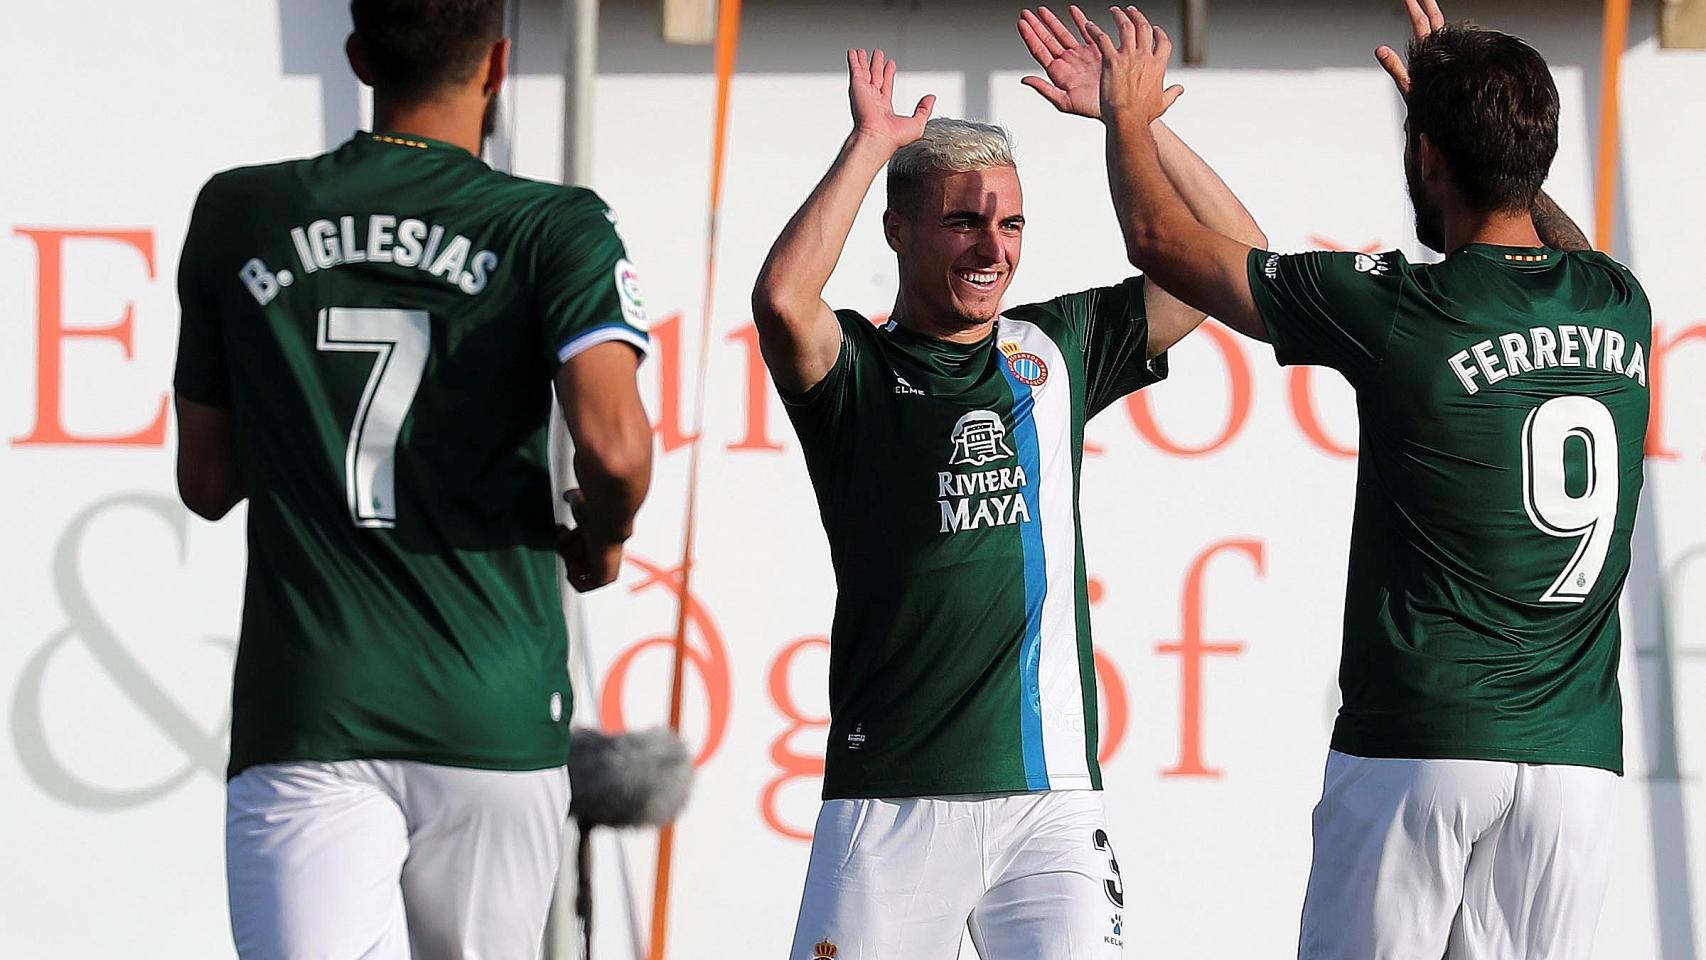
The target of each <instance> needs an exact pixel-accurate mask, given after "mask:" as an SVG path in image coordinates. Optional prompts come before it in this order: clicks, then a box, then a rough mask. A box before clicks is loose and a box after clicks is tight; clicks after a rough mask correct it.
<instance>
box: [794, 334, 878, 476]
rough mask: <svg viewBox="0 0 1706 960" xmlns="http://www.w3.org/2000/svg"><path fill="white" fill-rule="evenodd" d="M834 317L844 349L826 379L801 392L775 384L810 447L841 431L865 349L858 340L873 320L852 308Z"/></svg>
mask: <svg viewBox="0 0 1706 960" xmlns="http://www.w3.org/2000/svg"><path fill="white" fill-rule="evenodd" d="M835 320H836V323H837V324H839V325H840V327H841V350H840V352H839V353H837V354H836V356H835V363H834V364H833V365H832V366H831V367H830V368H829V372H828V373H825V374H824V375H823V379H822V380H819V381H818V382H817V383H814V384H812V385H811V386H810V387H808V388H806V389H805V390H804V391H799V392H796V391H793V390H789V389H786V388H784V387H783V386H782V385H781V384H776V393H777V395H778V396H780V397H781V398H782V404H783V406H784V408H785V409H786V410H787V412H788V419H790V420H792V421H793V422H794V429H795V431H796V432H798V433H799V435H800V442H801V443H802V444H805V445H806V446H807V448H808V449H810V448H812V447H813V446H814V445H815V444H814V441H816V440H819V439H822V438H827V437H830V436H833V435H834V434H836V433H838V432H840V430H841V426H842V420H843V418H844V416H845V413H846V410H847V409H848V407H849V406H850V400H849V395H850V394H851V393H852V384H853V382H854V379H855V378H854V375H853V370H854V367H855V366H856V365H857V364H858V362H859V356H860V354H861V352H862V351H861V350H860V348H859V341H860V339H861V336H862V335H867V334H868V333H869V331H870V330H871V329H872V328H871V321H869V320H867V319H865V318H864V317H863V316H861V315H860V314H858V313H857V312H855V311H852V310H837V311H836V312H835Z"/></svg>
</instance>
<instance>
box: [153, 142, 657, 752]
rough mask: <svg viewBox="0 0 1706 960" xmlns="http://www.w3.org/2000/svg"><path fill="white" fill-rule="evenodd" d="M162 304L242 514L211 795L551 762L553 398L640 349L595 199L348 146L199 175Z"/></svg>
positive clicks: (561, 657) (412, 146)
mask: <svg viewBox="0 0 1706 960" xmlns="http://www.w3.org/2000/svg"><path fill="white" fill-rule="evenodd" d="M178 286H179V298H180V300H181V302H182V310H183V316H182V329H181V331H180V334H179V342H178V367H177V374H176V388H177V392H178V393H179V395H181V396H182V397H184V398H187V399H189V400H192V401H195V402H198V403H202V404H210V405H214V406H218V407H225V408H228V409H229V410H230V411H231V415H232V419H233V424H234V429H235V436H236V447H237V463H238V467H239V469H240V472H241V477H242V484H243V489H244V491H245V492H246V493H247V495H248V499H249V513H248V544H249V566H248V578H247V582H246V587H245V592H244V603H243V622H242V635H241V640H240V643H239V648H238V654H237V667H236V678H235V684H234V689H233V694H232V726H231V763H230V768H229V774H230V775H232V776H235V775H236V774H237V773H238V772H240V771H242V770H243V769H244V768H245V767H247V766H250V765H252V764H257V763H271V762H280V761H289V760H341V759H354V758H396V759H411V760H421V761H426V762H431V763H440V764H449V765H455V766H467V767H483V768H490V769H504V770H526V769H539V768H544V767H551V766H557V765H560V764H562V763H564V762H566V759H567V756H568V739H569V725H568V716H569V710H570V703H569V695H570V690H569V678H568V675H567V656H566V655H567V640H566V635H565V631H564V627H563V618H562V606H561V594H560V592H559V585H558V575H557V573H556V561H555V556H554V549H553V547H554V536H553V526H554V521H553V513H552V489H551V483H550V476H549V472H548V469H547V461H546V434H547V423H548V420H549V416H550V409H551V380H552V376H553V374H554V373H555V371H556V369H557V367H558V366H559V365H560V364H561V363H563V362H565V361H567V360H568V358H570V357H572V356H574V355H575V354H576V353H578V352H580V351H581V350H584V349H586V348H587V347H589V346H592V345H593V344H597V343H604V342H609V341H621V342H625V343H629V344H632V345H633V346H634V347H636V348H638V349H640V350H642V351H643V350H644V349H645V347H646V333H645V316H644V312H643V309H642V307H641V301H640V298H639V293H638V289H637V286H636V281H635V276H634V271H633V268H632V267H631V266H630V265H629V263H628V261H627V259H626V258H625V254H624V251H623V247H622V242H621V240H620V239H619V238H618V237H617V235H616V233H615V230H614V228H613V226H612V219H611V216H610V212H609V210H608V209H607V208H606V207H605V205H604V204H603V203H602V202H601V201H600V200H599V199H598V198H597V197H596V196H594V195H593V194H592V193H590V192H588V191H585V190H579V189H567V188H563V187H559V186H555V185H552V184H546V183H538V182H533V181H528V180H522V179H518V178H515V177H511V176H508V175H506V174H502V173H498V172H496V171H494V170H492V169H491V168H489V167H487V166H486V165H485V164H484V163H482V162H481V161H480V160H479V158H477V157H475V156H473V155H471V154H469V153H468V152H467V151H465V150H462V149H460V148H458V147H455V146H452V145H450V144H446V143H439V142H435V141H427V140H421V139H418V138H410V137H402V136H389V135H384V134H369V133H359V134H357V135H356V136H355V137H354V138H353V139H351V140H350V141H349V142H347V143H345V144H344V145H343V146H341V147H339V148H338V149H337V150H336V151H333V152H331V153H327V154H323V155H321V156H318V157H313V158H310V159H306V160H296V161H291V162H286V163H278V164H272V165H268V166H258V167H246V168H241V169H237V170H231V171H227V172H225V173H221V174H219V175H218V176H215V177H214V178H213V179H212V180H210V181H208V183H207V185H206V186H205V187H204V188H203V189H202V192H201V195H200V197H199V198H198V199H197V201H196V207H195V213H194V215H193V216H192V218H191V222H190V228H189V236H188V238H187V239H186V240H185V243H184V249H183V256H182V259H181V261H180V265H179V281H178Z"/></svg>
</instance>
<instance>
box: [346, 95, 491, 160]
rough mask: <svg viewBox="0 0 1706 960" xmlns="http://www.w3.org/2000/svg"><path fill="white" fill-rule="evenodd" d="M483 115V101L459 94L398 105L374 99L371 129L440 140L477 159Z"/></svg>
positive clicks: (484, 110) (480, 144) (484, 105)
mask: <svg viewBox="0 0 1706 960" xmlns="http://www.w3.org/2000/svg"><path fill="white" fill-rule="evenodd" d="M485 112H486V103H485V100H484V99H483V98H470V97H469V96H467V95H466V94H462V93H460V92H458V93H453V94H447V95H445V96H443V97H441V98H434V99H430V100H423V101H420V102H417V103H398V102H395V101H389V100H381V99H380V98H379V97H377V96H375V97H374V99H373V128H374V129H375V130H385V131H389V132H391V133H401V134H412V135H414V136H417V137H425V138H426V139H428V140H441V141H443V142H445V143H449V144H454V145H456V146H458V147H461V148H462V149H464V150H466V151H468V152H469V153H471V154H473V155H474V156H476V157H477V156H479V155H480V148H481V146H482V143H481V141H482V139H483V138H482V137H481V136H480V130H481V121H482V120H483V119H484V118H485Z"/></svg>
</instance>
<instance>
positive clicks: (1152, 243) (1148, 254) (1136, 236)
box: [1125, 225, 1164, 270]
mask: <svg viewBox="0 0 1706 960" xmlns="http://www.w3.org/2000/svg"><path fill="white" fill-rule="evenodd" d="M1163 243H1164V240H1163V237H1162V234H1161V232H1160V231H1159V230H1157V229H1155V227H1153V226H1149V225H1145V226H1141V227H1134V228H1132V229H1131V230H1128V231H1126V235H1125V258H1126V260H1127V261H1129V262H1130V263H1131V265H1132V266H1134V267H1137V268H1138V269H1140V270H1148V269H1149V268H1150V267H1151V266H1153V265H1154V263H1155V261H1156V259H1157V258H1158V256H1159V255H1160V251H1161V247H1162V245H1163Z"/></svg>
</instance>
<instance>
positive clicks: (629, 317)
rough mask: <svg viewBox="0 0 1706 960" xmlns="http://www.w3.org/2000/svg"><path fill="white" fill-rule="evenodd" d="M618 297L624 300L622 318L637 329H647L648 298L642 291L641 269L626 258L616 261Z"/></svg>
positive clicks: (648, 324)
mask: <svg viewBox="0 0 1706 960" xmlns="http://www.w3.org/2000/svg"><path fill="white" fill-rule="evenodd" d="M616 299H617V300H620V301H621V302H622V319H624V320H626V321H628V324H629V326H632V327H634V328H635V329H636V330H646V329H648V328H649V326H650V323H649V321H647V319H646V298H645V297H644V296H643V295H642V294H641V293H640V271H638V270H635V269H634V265H633V264H631V263H629V262H628V261H627V259H626V258H624V259H621V260H618V261H616Z"/></svg>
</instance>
